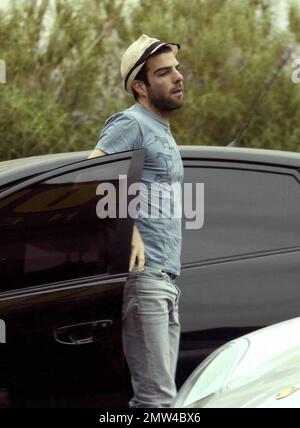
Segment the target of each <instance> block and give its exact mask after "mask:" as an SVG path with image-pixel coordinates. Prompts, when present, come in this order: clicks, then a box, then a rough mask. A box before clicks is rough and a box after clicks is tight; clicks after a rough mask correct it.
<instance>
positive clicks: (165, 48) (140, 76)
mask: <svg viewBox="0 0 300 428" xmlns="http://www.w3.org/2000/svg"><path fill="white" fill-rule="evenodd" d="M170 51H171V52H172V48H170V46H162V47H161V48H160V49H158V50H157V51H156V52H155V53H154V54H152V55H151V57H153V56H157V55H160V54H161V53H164V52H170ZM147 72H148V68H147V61H146V62H145V64H144V65H143V67H142V68H141V69H140V71H139V72H138V74H137V75H136V76H135V78H134V80H140V81H141V82H143V83H145V85H146V86H150V83H149V80H148V76H147ZM132 92H133V96H134V99H135V100H136V101H137V99H138V93H137V92H136V91H135V90H134V89H133V88H132Z"/></svg>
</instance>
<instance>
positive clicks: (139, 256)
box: [88, 149, 145, 272]
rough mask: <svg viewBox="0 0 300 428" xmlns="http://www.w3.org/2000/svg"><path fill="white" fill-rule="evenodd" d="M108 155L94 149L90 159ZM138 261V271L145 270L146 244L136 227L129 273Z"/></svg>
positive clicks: (133, 234) (134, 227) (134, 228)
mask: <svg viewBox="0 0 300 428" xmlns="http://www.w3.org/2000/svg"><path fill="white" fill-rule="evenodd" d="M106 154H107V153H105V152H103V151H102V150H99V149H94V150H93V151H92V153H90V155H89V157H88V159H92V158H96V157H98V156H105V155H106ZM136 260H137V267H138V271H139V272H140V271H142V270H143V269H144V264H145V251H144V242H143V240H142V238H141V235H140V232H139V230H138V228H137V227H136V225H134V226H133V233H132V241H131V254H130V261H129V272H131V271H132V269H133V268H134V265H135V262H136Z"/></svg>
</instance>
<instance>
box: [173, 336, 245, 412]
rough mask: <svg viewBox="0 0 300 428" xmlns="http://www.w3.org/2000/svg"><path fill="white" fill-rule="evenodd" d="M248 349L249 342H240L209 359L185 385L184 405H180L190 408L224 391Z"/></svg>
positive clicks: (228, 345) (222, 349) (232, 344)
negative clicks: (189, 406)
mask: <svg viewBox="0 0 300 428" xmlns="http://www.w3.org/2000/svg"><path fill="white" fill-rule="evenodd" d="M247 349H248V341H247V340H246V339H245V340H239V341H238V342H231V343H229V344H227V345H225V346H223V347H222V348H221V349H220V350H219V351H218V352H215V353H213V354H212V355H211V356H210V357H208V359H206V360H205V361H204V362H203V363H202V364H201V365H200V366H199V367H198V368H197V369H196V370H195V372H194V373H193V374H192V375H191V377H190V378H189V379H188V381H187V382H186V383H185V384H184V387H183V390H182V394H183V395H185V397H183V395H182V398H183V403H180V405H183V406H188V405H190V404H192V403H194V402H196V401H199V400H201V399H202V398H204V397H207V396H209V395H211V394H214V393H216V392H217V391H219V390H220V389H222V387H223V385H224V384H225V383H226V379H227V378H228V377H229V375H230V373H231V371H232V370H233V369H234V368H235V367H236V365H237V364H238V362H239V361H240V360H241V358H242V357H243V355H244V354H245V352H246V351H247ZM178 398H179V399H180V397H178Z"/></svg>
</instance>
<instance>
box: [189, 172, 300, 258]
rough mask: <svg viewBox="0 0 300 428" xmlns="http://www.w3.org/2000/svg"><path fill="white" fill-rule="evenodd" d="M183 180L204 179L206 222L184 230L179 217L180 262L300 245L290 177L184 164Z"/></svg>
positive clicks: (299, 188)
mask: <svg viewBox="0 0 300 428" xmlns="http://www.w3.org/2000/svg"><path fill="white" fill-rule="evenodd" d="M184 182H185V183H196V182H198V183H204V224H203V226H202V228H200V229H196V230H193V229H191V230H186V229H185V227H184V226H185V221H183V248H182V262H183V263H189V262H196V261H204V260H209V259H216V258H222V257H229V256H235V255H241V254H248V253H255V252H259V251H268V250H277V249H284V248H288V247H294V246H299V245H300V228H299V219H300V185H299V183H298V182H297V181H296V179H295V178H294V177H293V176H291V175H284V174H275V173H269V172H261V171H254V170H253V171H249V170H234V169H225V168H224V169H222V168H200V167H199V168H186V169H185V177H184ZM193 186H194V188H193V191H194V192H195V184H194V185H193Z"/></svg>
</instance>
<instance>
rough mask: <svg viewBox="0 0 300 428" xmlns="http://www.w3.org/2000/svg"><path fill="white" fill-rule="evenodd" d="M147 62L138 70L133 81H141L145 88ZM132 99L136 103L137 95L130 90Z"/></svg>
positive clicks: (147, 81) (146, 83)
mask: <svg viewBox="0 0 300 428" xmlns="http://www.w3.org/2000/svg"><path fill="white" fill-rule="evenodd" d="M147 71H148V70H147V61H146V62H145V64H144V65H143V67H142V68H141V69H140V71H139V72H138V74H137V75H136V77H135V79H134V80H141V81H142V82H143V83H145V85H146V86H149V80H148V76H147ZM132 92H133V96H134V99H135V100H136V101H137V99H138V96H139V95H138V93H137V92H136V91H135V90H134V89H133V88H132Z"/></svg>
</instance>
